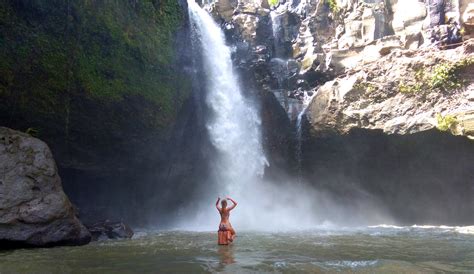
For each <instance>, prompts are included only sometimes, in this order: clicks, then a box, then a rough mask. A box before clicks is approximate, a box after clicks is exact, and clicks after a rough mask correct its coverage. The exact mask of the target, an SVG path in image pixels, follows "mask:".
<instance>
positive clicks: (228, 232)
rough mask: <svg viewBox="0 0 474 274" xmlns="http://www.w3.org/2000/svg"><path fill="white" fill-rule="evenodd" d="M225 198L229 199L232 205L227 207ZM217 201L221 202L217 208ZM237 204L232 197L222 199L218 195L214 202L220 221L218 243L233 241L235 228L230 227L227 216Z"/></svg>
mask: <svg viewBox="0 0 474 274" xmlns="http://www.w3.org/2000/svg"><path fill="white" fill-rule="evenodd" d="M227 200H229V201H231V202H232V203H233V205H232V206H231V207H229V208H227ZM219 201H220V202H221V207H220V208H219ZM236 206H237V202H236V201H234V200H233V199H232V198H230V197H227V198H226V199H222V201H221V198H220V197H218V198H217V202H216V208H217V210H218V211H219V213H220V214H221V222H220V224H219V231H218V234H219V239H218V242H219V244H228V243H229V242H232V241H234V238H235V230H234V228H232V225H231V224H230V221H229V217H230V211H231V210H232V209H234V208H235V207H236Z"/></svg>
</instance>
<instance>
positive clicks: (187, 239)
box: [0, 226, 474, 273]
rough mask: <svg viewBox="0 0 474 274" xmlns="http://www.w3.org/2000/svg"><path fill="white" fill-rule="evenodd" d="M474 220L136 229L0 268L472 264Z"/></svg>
mask: <svg viewBox="0 0 474 274" xmlns="http://www.w3.org/2000/svg"><path fill="white" fill-rule="evenodd" d="M473 232H474V228H472V227H471V228H469V227H468V228H452V227H389V226H378V227H369V228H363V229H338V230H312V231H298V232H275V233H269V232H242V233H239V234H238V238H237V240H236V242H235V243H234V245H232V246H217V245H216V233H215V232H182V231H167V232H139V233H137V236H136V237H135V238H134V239H132V240H119V241H105V242H96V243H92V244H89V245H87V246H82V247H57V248H47V249H23V250H14V251H0V273H19V272H21V273H71V272H74V273H156V272H181V273H182V272H187V273H199V272H228V273H239V272H253V273H255V272H259V273H261V272H284V273H286V272H290V273H295V272H297V273H300V272H312V273H315V272H316V273H318V272H340V271H342V272H360V273H367V272H370V273H374V272H378V273H379V272H391V273H393V272H397V273H400V272H405V273H406V272H409V273H413V272H440V271H441V272H444V271H450V272H451V271H459V272H473V271H474V234H472V233H473Z"/></svg>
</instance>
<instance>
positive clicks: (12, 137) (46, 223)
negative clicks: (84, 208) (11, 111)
mask: <svg viewBox="0 0 474 274" xmlns="http://www.w3.org/2000/svg"><path fill="white" fill-rule="evenodd" d="M90 239H91V235H90V233H89V232H88V231H87V229H86V228H85V227H84V226H83V225H82V223H81V222H80V221H79V220H78V219H77V217H76V216H75V210H74V208H73V205H72V204H71V202H70V201H69V199H68V198H67V197H66V195H65V194H64V192H63V189H62V186H61V179H60V178H59V175H58V171H57V167H56V164H55V162H54V159H53V156H52V154H51V151H50V150H49V148H48V146H47V145H46V144H45V143H44V142H42V141H41V140H39V139H36V138H33V137H31V136H30V135H28V134H25V133H22V132H18V131H14V130H11V129H8V128H5V127H0V243H2V246H3V245H5V246H9V247H20V246H53V245H82V244H87V243H88V242H89V241H90Z"/></svg>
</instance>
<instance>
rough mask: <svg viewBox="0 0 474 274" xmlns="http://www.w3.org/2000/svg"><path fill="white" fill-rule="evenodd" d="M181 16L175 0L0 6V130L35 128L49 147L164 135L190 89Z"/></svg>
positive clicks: (40, 0) (21, 1) (53, 0)
mask: <svg viewBox="0 0 474 274" xmlns="http://www.w3.org/2000/svg"><path fill="white" fill-rule="evenodd" d="M182 19H183V13H182V10H181V7H180V6H179V4H178V3H177V1H176V0H147V1H136V0H126V1H88V0H84V1H71V0H68V1H59V0H34V1H26V0H18V1H13V0H10V1H1V2H0V44H1V45H2V46H1V47H0V101H1V102H2V104H0V125H5V126H10V127H14V128H16V129H20V130H26V129H27V128H30V127H31V128H36V129H38V131H39V135H40V136H39V137H41V138H43V139H44V140H46V141H48V143H50V144H51V145H52V147H53V151H56V150H57V149H56V148H55V146H56V145H58V143H60V142H64V143H66V144H67V143H69V142H75V145H76V146H78V147H80V149H81V151H83V152H84V151H85V150H87V149H86V148H84V146H86V145H88V146H89V145H91V144H90V143H91V142H92V143H94V142H96V143H95V144H96V145H99V144H106V147H107V149H108V150H111V151H114V149H112V147H114V145H115V146H117V145H118V144H116V143H114V142H115V140H114V139H113V138H114V136H115V135H117V134H121V135H123V136H125V137H124V139H127V138H126V137H129V136H130V135H131V134H132V135H133V136H135V138H134V139H132V140H130V138H128V139H129V141H130V143H131V144H133V142H134V141H136V143H143V142H144V139H150V136H156V137H159V138H164V136H165V135H167V133H168V132H169V128H170V127H171V126H172V125H173V123H174V122H175V121H176V117H177V114H178V111H179V109H180V107H181V106H182V104H183V102H184V101H185V100H186V99H187V98H188V97H189V94H190V90H191V81H190V79H188V77H187V76H186V75H184V74H183V73H182V70H181V69H180V68H179V66H178V65H177V64H176V61H175V60H176V59H175V57H176V56H175V45H176V43H175V33H176V31H177V30H178V29H179V28H180V27H181V24H182V23H181V22H183V20H182ZM132 124H133V125H132ZM130 130H134V131H135V132H128V131H130ZM137 135H138V136H137ZM139 135H142V136H139ZM145 135H148V136H145ZM94 140H95V141H94ZM123 142H125V140H123ZM52 143H53V144H52ZM81 146H82V147H81ZM94 149H96V148H94ZM103 149H106V148H103ZM60 150H61V149H60ZM84 153H85V152H84ZM97 153H99V154H100V149H99V151H98V152H97ZM85 154H87V153H85ZM88 156H90V155H84V157H88Z"/></svg>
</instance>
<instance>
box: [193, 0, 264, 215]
mask: <svg viewBox="0 0 474 274" xmlns="http://www.w3.org/2000/svg"><path fill="white" fill-rule="evenodd" d="M188 6H189V15H190V22H191V31H192V33H193V35H194V40H195V42H197V43H199V44H200V47H199V48H200V50H201V51H202V60H203V65H204V71H205V73H204V74H205V79H204V81H205V84H206V89H207V90H206V104H207V106H208V107H209V109H210V110H211V112H212V113H211V117H209V118H208V121H207V123H206V126H207V130H208V132H209V136H210V139H211V142H212V144H213V145H214V147H215V148H216V150H217V154H218V155H217V156H216V159H215V161H214V162H213V163H212V167H213V168H212V169H213V170H212V172H213V176H214V178H213V180H215V181H216V182H217V186H218V189H217V190H213V191H214V192H215V193H216V194H217V195H220V196H221V197H223V195H230V196H232V197H235V198H236V199H239V198H240V197H242V196H243V195H244V193H243V190H244V189H247V190H248V187H251V185H250V184H253V183H257V182H258V178H259V177H262V175H263V173H264V169H265V166H266V165H267V164H268V163H267V160H266V157H265V155H264V152H263V147H262V141H261V120H260V117H259V113H258V111H257V110H256V108H255V107H254V106H253V104H252V102H251V101H249V100H247V99H246V98H245V97H244V96H243V95H242V92H241V90H240V86H239V82H238V79H237V76H236V74H235V73H234V71H233V66H232V60H231V50H230V48H229V47H228V46H226V44H225V38H224V34H223V32H222V30H221V29H220V28H219V26H218V25H217V24H216V23H215V22H214V21H213V19H212V17H211V16H210V15H209V14H208V13H207V12H206V11H205V10H203V9H202V8H201V7H200V6H199V5H198V4H197V3H196V2H195V1H194V0H188ZM224 197H225V196H224ZM213 213H214V212H213Z"/></svg>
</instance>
